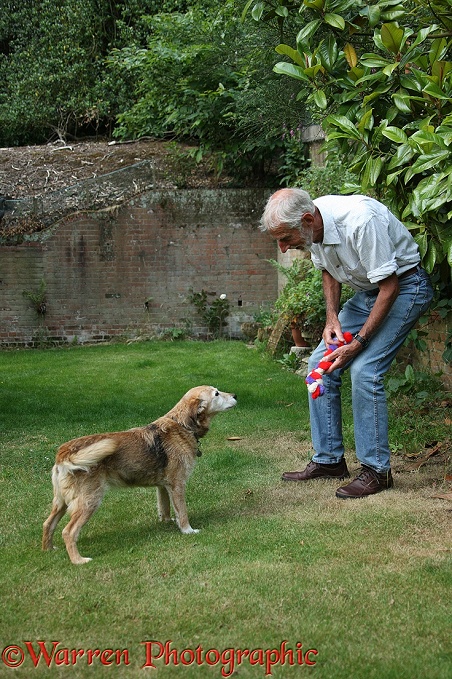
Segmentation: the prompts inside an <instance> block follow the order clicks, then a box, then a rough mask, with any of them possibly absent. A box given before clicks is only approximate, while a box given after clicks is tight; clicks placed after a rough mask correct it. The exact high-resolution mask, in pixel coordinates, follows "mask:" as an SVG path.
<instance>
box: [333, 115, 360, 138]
mask: <svg viewBox="0 0 452 679" xmlns="http://www.w3.org/2000/svg"><path fill="white" fill-rule="evenodd" d="M326 122H327V124H328V125H333V126H334V127H338V128H339V129H340V130H341V131H342V132H345V133H346V134H347V135H348V136H349V137H351V138H353V139H361V135H360V133H359V131H358V130H357V129H356V127H355V126H354V124H353V123H352V122H351V120H349V119H348V118H346V117H345V116H328V118H327V119H326Z"/></svg>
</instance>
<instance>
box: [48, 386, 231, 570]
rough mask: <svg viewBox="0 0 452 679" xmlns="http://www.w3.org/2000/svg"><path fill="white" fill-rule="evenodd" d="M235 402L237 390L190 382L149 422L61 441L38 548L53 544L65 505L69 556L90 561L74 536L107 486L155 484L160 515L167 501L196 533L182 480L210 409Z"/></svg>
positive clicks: (165, 517) (166, 513)
mask: <svg viewBox="0 0 452 679" xmlns="http://www.w3.org/2000/svg"><path fill="white" fill-rule="evenodd" d="M236 403H237V398H236V396H235V394H226V393H224V392H222V391H218V389H215V388H214V387H208V386H202V387H194V388H193V389H190V391H188V392H187V393H186V394H185V396H183V398H182V399H181V400H180V401H179V402H178V403H177V404H176V405H175V406H174V408H172V410H170V411H169V413H167V414H166V415H164V416H163V417H160V418H159V419H158V420H156V421H155V422H153V423H152V424H148V425H147V426H145V427H136V428H135V429H129V430H128V431H119V432H114V433H112V434H93V435H91V436H82V437H81V438H78V439H73V440H72V441H68V442H67V443H64V444H63V445H62V446H61V447H60V448H59V450H58V453H57V456H56V461H55V465H54V467H53V470H52V482H53V489H54V498H53V505H52V511H51V512H50V515H49V517H48V519H47V520H46V521H45V522H44V531H43V536H42V548H43V549H53V544H52V537H53V533H54V531H55V528H56V526H57V524H58V522H59V520H60V519H61V518H62V516H63V515H64V514H65V512H66V510H67V511H68V512H69V514H70V515H71V519H70V521H69V522H68V524H67V526H66V527H65V528H64V530H63V538H64V542H65V543H66V549H67V551H68V554H69V558H70V559H71V561H72V563H74V564H81V563H86V562H87V561H91V559H89V558H84V557H82V556H81V555H80V553H79V551H78V549H77V539H78V536H79V533H80V531H81V529H82V528H83V526H84V525H85V523H86V522H87V521H88V519H89V518H90V516H91V515H92V514H94V512H95V511H96V509H97V508H98V507H99V505H100V503H101V501H102V498H103V496H104V493H105V491H106V490H107V489H108V487H109V486H157V506H158V513H159V517H160V520H161V521H170V520H171V519H170V501H171V504H172V505H173V508H174V512H175V515H176V521H177V524H178V526H179V528H180V530H181V531H182V533H197V532H198V531H197V530H195V529H193V528H192V527H191V526H190V522H189V520H188V515H187V506H186V503H185V486H186V483H187V481H188V479H189V476H190V474H191V472H192V470H193V468H194V466H195V462H196V456H199V455H200V454H201V453H200V452H199V448H198V440H199V439H200V438H202V437H203V436H205V435H206V434H207V432H208V431H209V427H210V421H211V419H212V417H213V416H214V415H216V414H217V413H221V412H223V411H224V410H229V408H233V407H234V406H235V405H236Z"/></svg>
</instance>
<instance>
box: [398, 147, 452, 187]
mask: <svg viewBox="0 0 452 679" xmlns="http://www.w3.org/2000/svg"><path fill="white" fill-rule="evenodd" d="M450 155H451V151H449V150H445V151H438V152H437V153H432V154H422V155H420V156H419V158H418V159H417V161H416V162H415V163H414V164H413V165H412V166H411V167H410V168H409V169H408V170H407V171H406V174H405V181H407V182H408V181H409V180H410V179H412V177H414V175H416V174H419V173H420V172H426V171H427V170H430V169H431V168H432V167H436V166H437V165H438V163H440V162H441V161H442V160H445V159H446V158H448V157H449V156H450Z"/></svg>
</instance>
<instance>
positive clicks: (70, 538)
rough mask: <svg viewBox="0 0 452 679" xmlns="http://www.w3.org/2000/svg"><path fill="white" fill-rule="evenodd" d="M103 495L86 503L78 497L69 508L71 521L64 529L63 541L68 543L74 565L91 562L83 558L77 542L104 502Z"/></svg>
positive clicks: (68, 551)
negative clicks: (83, 529) (89, 520)
mask: <svg viewBox="0 0 452 679" xmlns="http://www.w3.org/2000/svg"><path fill="white" fill-rule="evenodd" d="M102 497H103V493H102V495H100V497H92V496H91V497H89V498H88V500H87V501H85V500H84V499H83V498H81V497H77V498H76V499H75V500H74V501H73V502H71V505H70V507H69V510H70V512H71V519H70V521H69V523H68V524H67V526H66V527H65V528H64V529H63V539H64V542H65V543H66V549H67V553H68V554H69V558H70V560H71V561H72V563H74V564H82V563H88V561H91V559H90V558H89V557H83V556H81V555H80V552H79V551H78V548H77V540H78V536H79V534H80V531H81V529H82V528H83V526H84V525H85V523H86V522H87V521H88V519H89V518H90V517H91V516H92V515H93V514H94V512H95V511H96V509H97V508H98V507H99V505H100V503H101V501H102Z"/></svg>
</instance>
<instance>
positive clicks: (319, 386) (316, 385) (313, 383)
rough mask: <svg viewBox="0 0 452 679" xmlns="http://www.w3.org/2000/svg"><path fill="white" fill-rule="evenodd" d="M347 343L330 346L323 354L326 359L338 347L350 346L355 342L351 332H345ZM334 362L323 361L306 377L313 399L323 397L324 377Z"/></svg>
mask: <svg viewBox="0 0 452 679" xmlns="http://www.w3.org/2000/svg"><path fill="white" fill-rule="evenodd" d="M344 340H345V342H339V340H338V342H337V344H329V345H328V349H327V350H326V351H325V353H324V354H323V357H324V359H325V358H326V357H327V356H329V355H330V354H332V353H333V351H335V350H336V349H337V348H338V347H343V346H344V345H345V344H350V342H351V341H352V340H353V335H352V333H351V332H344ZM333 362H334V361H328V360H327V359H326V360H322V361H320V363H319V364H318V366H317V367H316V368H314V370H311V372H310V373H309V375H308V376H307V377H306V379H305V382H306V384H307V385H308V391H309V393H310V394H311V396H312V398H318V397H319V396H323V394H324V393H325V387H324V386H323V375H324V373H326V371H327V370H328V369H329V368H331V366H332V365H333Z"/></svg>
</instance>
